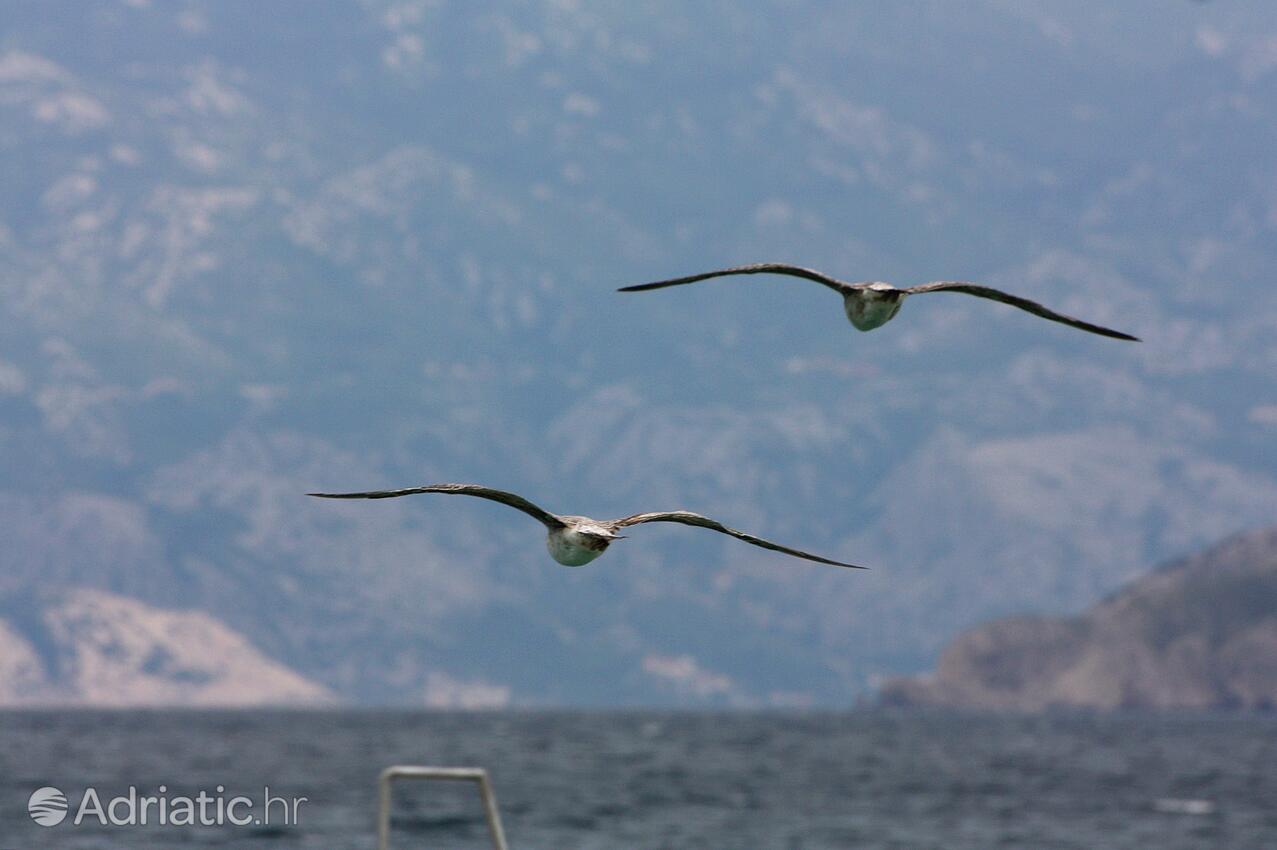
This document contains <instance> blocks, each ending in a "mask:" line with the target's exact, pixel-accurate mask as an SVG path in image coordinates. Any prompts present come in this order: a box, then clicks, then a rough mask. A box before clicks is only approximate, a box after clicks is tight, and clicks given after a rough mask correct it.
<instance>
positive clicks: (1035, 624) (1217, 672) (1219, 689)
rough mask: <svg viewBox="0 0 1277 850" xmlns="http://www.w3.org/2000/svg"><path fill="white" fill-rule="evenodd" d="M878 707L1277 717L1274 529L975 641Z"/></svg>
mask: <svg viewBox="0 0 1277 850" xmlns="http://www.w3.org/2000/svg"><path fill="white" fill-rule="evenodd" d="M882 699H883V701H885V702H887V703H894V704H914V705H919V704H920V705H944V706H959V707H964V708H979V709H995V710H1003V709H1010V710H1023V711H1037V710H1041V709H1046V708H1052V707H1071V708H1089V709H1101V710H1111V709H1118V708H1152V709H1169V708H1182V709H1209V708H1242V709H1272V708H1273V707H1277V527H1274V528H1270V529H1267V530H1264V531H1257V532H1252V533H1249V534H1243V535H1239V536H1237V537H1233V538H1230V539H1229V540H1226V541H1224V542H1223V543H1221V544H1219V545H1218V546H1215V547H1213V548H1211V549H1209V550H1208V551H1206V552H1203V553H1202V554H1200V555H1196V556H1194V557H1191V558H1187V559H1185V560H1182V561H1177V562H1175V563H1172V564H1170V565H1168V566H1166V567H1163V568H1162V569H1159V570H1156V571H1155V572H1153V573H1152V574H1150V575H1148V576H1145V577H1144V578H1141V579H1139V580H1138V581H1135V582H1133V583H1131V584H1130V585H1129V586H1128V587H1126V588H1125V589H1124V590H1122V591H1120V592H1119V593H1117V594H1116V595H1114V596H1112V597H1110V598H1109V599H1107V600H1105V601H1103V602H1101V603H1100V604H1098V605H1096V606H1095V607H1094V608H1092V609H1091V610H1089V611H1087V612H1086V613H1085V614H1083V615H1082V616H1079V617H1073V618H1061V617H1013V618H1007V619H1002V620H996V621H994V622H992V623H988V624H986V625H983V626H979V627H977V628H974V629H971V630H970V631H967V632H966V633H964V634H962V635H961V636H960V637H959V638H958V639H957V640H955V641H954V642H953V643H952V644H951V645H950V646H949V648H948V649H946V650H945V652H944V654H943V655H942V656H941V658H940V663H939V666H938V667H937V669H936V672H935V674H934V675H933V676H927V677H917V678H910V679H900V680H896V681H893V682H889V683H888V684H887V685H886V686H885V687H884V688H883V691H882Z"/></svg>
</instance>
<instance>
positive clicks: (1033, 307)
mask: <svg viewBox="0 0 1277 850" xmlns="http://www.w3.org/2000/svg"><path fill="white" fill-rule="evenodd" d="M738 274H780V275H789V276H791V277H801V278H804V279H806V280H811V281H815V282H816V283H819V284H822V285H824V286H827V287H829V288H830V289H832V290H834V291H835V292H837V293H838V294H839V295H841V296H842V298H843V309H844V310H845V311H846V313H847V318H848V319H849V320H850V321H851V323H852V324H853V325H855V327H856V329H857V330H861V331H871V330H873V329H874V328H880V327H882V326H883V325H885V324H887V322H889V321H891V320H892V319H894V318H895V317H896V314H897V313H899V312H900V307H901V305H902V304H904V300H905V298H907V297H908V296H910V295H921V294H923V293H926V292H961V293H964V294H966V295H975V296H976V297H978V298H988V299H990V300H992V301H1000V302H1001V303H1003V304H1010V305H1011V306H1012V307H1019V308H1020V309H1021V310H1025V311H1027V312H1029V313H1032V314H1033V315H1035V316H1041V317H1042V318H1044V319H1050V320H1051V321H1053V322H1060V323H1062V324H1065V325H1068V326H1070V327H1074V328H1078V329H1079V330H1084V331H1089V332H1090V333H1093V334H1099V335H1101V336H1107V337H1112V338H1113V339H1126V340H1131V341H1134V342H1138V341H1139V339H1138V338H1137V337H1133V336H1131V335H1130V334H1126V333H1122V332H1121V331H1115V330H1112V329H1111V328H1106V327H1102V326H1100V325H1093V324H1091V323H1090V322H1084V321H1082V320H1081V319H1075V318H1073V317H1072V316H1066V315H1064V314H1063V313H1057V312H1055V311H1054V310H1050V309H1047V308H1046V307H1043V306H1042V305H1041V304H1039V303H1037V302H1036V301H1030V300H1029V299H1027V298H1021V297H1020V296H1018V295H1012V294H1010V293H1008V292H1003V291H1001V290H999V289H994V288H993V287H990V286H982V285H980V284H978V283H969V282H967V281H964V280H936V281H932V282H931V283H924V284H920V285H919V286H907V287H903V288H901V287H895V286H892V285H891V284H889V283H883V282H882V281H863V282H859V283H848V282H847V281H844V280H838V279H837V278H833V277H830V276H829V275H826V274H822V273H821V272H818V271H813V270H812V269H805V268H802V267H801V266H791V265H788V264H785V263H758V264H756V265H752V266H736V267H735V268H730V269H718V270H717V271H712V272H705V273H704V274H695V275H690V276H688V277H676V278H671V279H669V280H658V281H656V282H655V283H641V284H639V285H637V286H624V287H622V288H621V290H620V291H621V292H642V291H645V290H648V289H662V288H664V287H666V286H679V285H681V284H685V283H696V282H697V281H701V280H708V279H709V278H713V277H727V276H729V275H738Z"/></svg>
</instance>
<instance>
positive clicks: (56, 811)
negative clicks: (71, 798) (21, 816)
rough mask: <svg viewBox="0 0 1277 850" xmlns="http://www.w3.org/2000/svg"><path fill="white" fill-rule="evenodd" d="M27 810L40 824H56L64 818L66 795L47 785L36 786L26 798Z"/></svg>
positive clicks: (65, 814) (32, 818) (65, 813)
mask: <svg viewBox="0 0 1277 850" xmlns="http://www.w3.org/2000/svg"><path fill="white" fill-rule="evenodd" d="M27 812H28V813H29V814H30V815H31V820H33V821H35V822H36V823H38V824H40V826H57V825H58V824H60V823H62V821H64V820H66V816H67V795H66V794H63V793H62V792H61V791H59V790H58V789H57V788H52V787H50V786H47V785H46V786H45V787H43V788H37V789H36V790H35V792H34V793H33V794H32V795H31V799H29V800H27Z"/></svg>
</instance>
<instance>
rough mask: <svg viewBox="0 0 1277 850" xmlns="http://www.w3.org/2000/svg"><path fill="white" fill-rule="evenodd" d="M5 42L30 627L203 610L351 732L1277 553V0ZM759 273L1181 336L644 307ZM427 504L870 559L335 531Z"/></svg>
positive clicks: (4, 246) (323, 14) (793, 664)
mask: <svg viewBox="0 0 1277 850" xmlns="http://www.w3.org/2000/svg"><path fill="white" fill-rule="evenodd" d="M3 21H4V23H3V25H0V185H3V187H4V191H3V192H0V458H3V471H2V472H0V539H2V540H3V541H4V542H5V545H4V546H3V547H0V606H7V607H6V610H8V609H11V608H13V607H15V606H17V607H19V608H20V607H22V605H23V602H22V600H24V599H28V598H31V595H32V594H45V593H54V594H56V593H59V592H61V591H63V590H66V591H67V592H72V591H71V590H69V589H72V588H74V589H75V590H74V593H77V594H79V593H101V594H106V596H102V597H93V598H94V599H107V600H110V599H115V598H116V597H117V596H119V597H124V598H125V599H126V600H128V603H127V605H135V604H136V605H141V606H150V607H148V608H146V609H145V610H148V611H149V610H152V608H153V609H155V610H162V611H181V612H202V613H203V614H205V615H207V616H208V617H210V618H215V620H216V621H217V623H218V628H225V629H226V630H227V634H234V635H236V636H237V637H235V640H241V638H242V641H243V642H245V646H248V649H245V650H244V651H245V652H248V651H249V650H250V649H251V651H252V652H255V653H261V654H262V656H263V658H262V660H261V663H262V664H266V663H272V664H279V665H282V667H286V668H289V669H291V670H292V671H296V674H295V675H296V676H297V681H298V682H299V683H300V684H298V685H297V687H299V688H310V689H313V690H312V691H307V693H320V692H321V691H322V692H323V693H326V694H332V695H335V698H338V699H344V700H350V701H356V702H395V703H421V702H423V701H424V702H429V703H431V704H464V705H475V704H505V703H513V704H520V705H537V704H563V703H573V704H617V703H649V704H651V703H657V704H660V703H668V704H730V705H808V704H826V705H837V704H845V703H847V702H849V701H851V700H853V699H855V698H856V697H857V696H858V695H860V694H862V693H864V692H866V691H867V690H868V689H872V688H873V687H875V685H876V683H878V682H879V681H881V680H882V679H883V677H887V676H895V675H901V674H908V673H912V672H916V671H920V670H924V669H929V668H931V667H932V666H933V663H934V660H935V657H936V653H937V652H938V650H939V649H940V647H942V646H943V645H944V643H945V642H946V641H947V640H948V638H949V637H950V636H952V635H953V634H954V633H955V632H957V631H958V630H961V629H963V628H966V627H968V626H970V625H971V624H973V623H976V622H979V621H982V620H985V619H987V618H990V617H994V616H1001V615H1005V614H1010V613H1040V614H1070V613H1073V612H1077V611H1079V610H1081V609H1082V608H1084V607H1085V606H1087V605H1088V604H1090V603H1092V602H1094V601H1095V600H1097V599H1099V598H1101V597H1103V596H1104V595H1105V594H1107V593H1109V592H1110V591H1112V590H1113V589H1114V588H1116V587H1118V586H1119V585H1122V584H1124V583H1125V582H1127V581H1128V580H1130V579H1132V578H1134V577H1136V576H1137V575H1139V574H1141V573H1142V572H1143V571H1145V570H1146V569H1147V565H1148V564H1152V563H1156V562H1158V561H1161V560H1165V559H1167V558H1170V557H1173V556H1177V555H1180V554H1183V553H1185V552H1187V551H1190V550H1192V549H1194V548H1196V547H1199V546H1201V545H1204V544H1206V543H1209V542H1212V541H1214V540H1216V539H1218V538H1221V537H1223V536H1225V535H1227V534H1231V533H1234V532H1236V531H1239V530H1242V529H1245V528H1249V527H1255V526H1259V525H1265V524H1269V523H1271V522H1272V521H1273V520H1274V518H1275V517H1277V452H1274V451H1273V450H1272V447H1273V444H1274V437H1277V383H1275V382H1274V375H1275V374H1277V287H1275V286H1274V273H1273V271H1272V270H1273V269H1274V268H1275V267H1277V9H1274V7H1273V6H1272V4H1271V3H1269V2H1267V1H1266V0H1249V2H1245V0H1236V2H1234V1H1233V0H1230V2H1218V3H1212V4H1205V5H1203V4H1197V3H1191V2H1177V0H1138V1H1137V0H1132V2H1129V3H1122V4H1109V3H1101V2H1071V1H1070V2H1065V0H1059V2H1038V3H1032V4H1022V3H1015V2H1007V1H1006V0H983V2H972V3H964V4H953V3H944V2H939V0H935V2H919V1H918V0H906V2H899V3H892V4H858V5H857V6H850V4H838V3H832V2H831V3H817V2H807V1H806V0H783V2H781V1H780V0H778V2H774V3H760V4H749V5H748V6H741V5H740V4H732V3H727V2H717V3H711V2H707V3H695V4H684V3H657V4H655V5H652V4H646V5H642V6H638V5H635V4H626V3H619V2H604V3H589V4H586V3H578V2H573V0H553V2H545V3H540V2H528V3H515V4H498V3H488V2H467V3H458V2H447V0H414V1H413V2H364V3H358V4H344V5H338V4H312V3H309V2H300V0H297V1H296V2H278V3H272V4H270V5H268V6H262V5H260V4H250V3H246V2H225V3H215V2H211V0H210V1H209V2H187V0H181V1H180V2H174V3H159V2H156V3H148V2H140V0H132V2H84V3H69V2H67V3H43V2H42V3H25V2H7V3H4V4H3ZM763 260H774V261H791V262H798V263H801V264H804V265H809V266H813V267H815V268H819V269H822V270H825V271H827V272H829V273H832V274H835V275H838V276H840V277H844V278H847V279H853V280H855V279H880V280H890V281H894V282H897V283H900V284H907V283H914V282H919V281H924V280H931V279H936V278H948V279H954V278H961V279H972V280H980V281H983V282H986V283H989V284H992V285H996V286H1003V287H1005V288H1007V289H1010V290H1013V291H1015V292H1018V293H1021V294H1023V295H1026V296H1028V297H1032V298H1036V299H1039V300H1042V301H1044V302H1046V303H1048V304H1049V305H1051V306H1054V307H1056V308H1058V309H1061V310H1064V311H1066V312H1070V313H1073V314H1075V315H1079V316H1082V317H1084V318H1087V319H1090V320H1092V321H1096V322H1100V323H1103V324H1107V325H1111V326H1114V327H1117V328H1120V329H1123V330H1127V331H1130V332H1132V333H1135V334H1137V335H1139V336H1141V337H1143V338H1144V340H1145V342H1144V343H1142V344H1126V343H1120V342H1116V341H1113V340H1108V339H1102V338H1100V337H1094V336H1090V335H1087V334H1083V333H1079V332H1076V331H1073V330H1071V329H1068V328H1065V327H1062V326H1058V325H1054V324H1050V323H1047V322H1043V321H1040V320H1038V319H1035V318H1033V317H1031V316H1028V315H1026V314H1024V313H1020V312H1018V311H1013V310H1010V309H1009V308H1005V307H1001V306H998V305H994V304H991V303H989V302H984V301H979V300H977V299H972V298H964V297H961V296H947V295H935V296H929V297H927V298H920V299H915V300H912V301H910V303H909V304H908V305H906V307H905V308H904V310H903V311H902V315H901V316H900V318H898V319H897V320H896V321H895V322H893V323H892V324H891V325H889V326H887V327H885V328H883V329H881V330H878V331H875V332H873V333H872V334H859V333H857V332H855V331H854V330H852V329H851V328H850V327H849V326H848V325H847V323H846V321H845V319H844V318H843V317H842V315H841V305H840V304H839V303H838V301H837V300H836V299H835V298H834V297H833V296H832V295H831V294H830V293H829V292H828V291H827V290H824V289H823V288H821V287H818V286H814V285H811V284H808V283H806V282H803V281H797V280H788V279H784V280H782V279H765V278H749V279H734V280H722V281H716V282H710V283H705V284H701V285H699V286H695V287H689V288H686V289H679V290H670V291H668V292H658V293H648V294H640V295H620V294H617V293H615V292H614V291H613V290H614V289H615V288H616V287H617V286H621V285H625V284H629V283H636V282H642V281H645V280H652V279H657V278H661V277H668V276H674V275H679V274H688V273H692V272H696V271H702V270H706V269H709V268H714V267H718V266H720V265H730V264H738V263H745V262H755V261H763ZM435 481H478V482H482V483H486V484H490V485H492V486H497V487H504V488H507V489H513V490H517V491H519V492H521V493H524V494H526V495H527V496H529V497H530V498H533V499H534V500H536V501H538V502H540V503H541V504H543V505H545V507H547V508H548V509H550V510H555V511H559V512H566V513H586V514H591V515H595V516H620V515H624V514H627V513H632V512H636V511H641V510H658V509H672V508H686V509H690V510H696V511H700V512H703V513H707V514H710V515H712V516H715V517H717V518H720V519H722V520H723V521H724V522H727V523H728V524H730V525H733V526H736V527H739V528H745V529H748V530H751V531H754V532H756V533H759V534H763V535H766V536H768V537H772V538H774V539H777V540H779V541H781V542H786V543H792V544H795V545H799V546H802V547H804V548H808V549H811V550H813V551H819V552H825V553H828V554H830V555H832V556H834V557H840V558H845V559H850V560H854V561H856V562H857V563H863V564H869V565H871V566H873V567H874V569H873V570H872V571H871V572H869V573H864V574H861V573H852V572H849V571H844V570H835V569H829V568H824V567H820V566H818V565H813V564H806V563H800V562H798V561H793V560H790V559H786V558H783V557H781V556H777V555H775V554H774V553H769V552H765V551H762V550H757V549H753V548H752V547H748V546H744V545H742V544H740V543H738V542H736V541H733V540H730V539H728V538H725V537H722V536H720V535H714V534H708V533H705V532H703V531H698V530H695V529H689V528H681V527H668V528H667V527H656V526H647V527H643V528H639V529H636V530H635V532H634V534H633V535H632V539H630V540H627V541H624V542H623V543H621V544H618V545H617V546H616V547H614V548H613V550H612V551H610V552H609V553H608V555H607V557H606V558H604V559H603V560H601V561H599V562H598V563H597V564H595V565H593V566H591V567H590V568H588V569H584V570H579V571H575V570H565V569H561V568H559V567H557V566H556V565H555V564H553V562H551V561H550V560H549V558H548V556H547V555H546V554H545V551H544V549H543V545H542V539H543V535H542V530H541V529H540V527H539V526H538V525H537V524H536V523H534V522H532V521H530V520H529V519H527V518H526V517H523V516H520V515H518V514H516V513H513V512H511V511H509V510H508V509H506V508H504V507H502V506H499V505H493V504H489V503H484V502H478V501H475V502H469V501H464V500H455V499H442V498H431V497H418V498H415V499H403V500H394V501H389V502H374V503H358V504H334V503H319V502H316V501H314V500H308V499H306V498H305V497H304V496H303V495H302V494H304V493H305V492H307V491H310V490H316V489H328V490H333V489H370V488H382V487H399V486H410V485H413V484H421V483H429V482H435ZM76 598H79V597H76ZM112 604H114V603H112ZM119 605H121V606H125V607H127V605H126V604H125V603H124V602H120V603H119ZM103 606H104V610H106V609H109V610H117V609H116V608H111V606H110V605H106V603H103ZM119 610H123V609H122V608H120V609H119ZM130 610H132V609H130ZM139 610H141V609H139ZM139 616H140V615H139ZM219 634H220V633H219ZM227 640H230V638H227ZM236 645H237V646H238V645H239V644H236ZM253 664H254V665H258V662H257V661H253ZM253 669H255V670H260V669H263V668H261V667H260V665H258V666H254V667H253ZM281 669H282V668H281ZM289 675H294V674H292V673H290V674H289ZM303 677H304V678H303ZM243 681H248V679H244V680H243ZM245 687H247V685H246V686H245ZM263 698H265V697H263Z"/></svg>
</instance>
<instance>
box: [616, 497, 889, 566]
mask: <svg viewBox="0 0 1277 850" xmlns="http://www.w3.org/2000/svg"><path fill="white" fill-rule="evenodd" d="M641 522H681V523H682V524H683V525H695V526H698V527H700V528H709V529H713V530H714V531H720V532H722V533H723V534H730V535H731V536H732V537H735V538H736V539H737V540H744V541H745V542H746V543H753V544H754V545H755V546H761V547H763V548H764V549H771V550H772V551H774V552H784V553H785V554H786V555H793V556H794V557H795V558H806V559H807V560H808V561H817V562H819V563H822V564H829V565H831V566H835V567H850V568H851V569H853V570H863V569H867V567H861V566H858V565H856V564H844V563H843V562H842V561H831V560H830V559H829V558H822V557H820V556H819V555H813V554H811V553H810V552H804V551H802V550H801V549H790V548H789V547H788V546H781V545H780V544H779V543H773V542H771V541H770V540H764V539H763V538H761V537H755V536H754V535H752V534H746V533H745V532H743V531H737V530H736V529H734V528H728V527H727V526H725V525H723V524H722V523H721V522H718V521H717V520H712V519H710V518H709V517H706V516H701V515H700V514H694V513H692V512H691V511H657V512H655V513H649V514H635V515H634V516H627V517H625V518H624V519H618V520H613V521H612V522H611V523H610V524H611V525H612V526H613V527H614V528H626V527H628V526H631V525H638V524H639V523H641Z"/></svg>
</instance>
